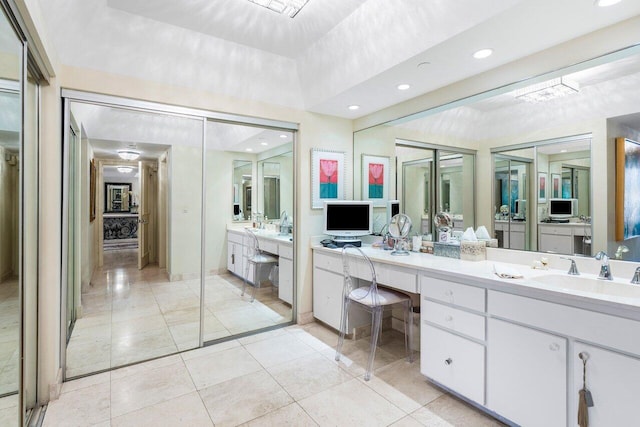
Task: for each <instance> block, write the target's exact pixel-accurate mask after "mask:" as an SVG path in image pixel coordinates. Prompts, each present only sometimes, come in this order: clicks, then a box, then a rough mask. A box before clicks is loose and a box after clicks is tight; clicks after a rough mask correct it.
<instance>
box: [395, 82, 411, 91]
mask: <svg viewBox="0 0 640 427" xmlns="http://www.w3.org/2000/svg"><path fill="white" fill-rule="evenodd" d="M410 87H411V85H408V84H406V83H403V84H400V85H398V86H397V88H398V90H407V89H409V88H410Z"/></svg>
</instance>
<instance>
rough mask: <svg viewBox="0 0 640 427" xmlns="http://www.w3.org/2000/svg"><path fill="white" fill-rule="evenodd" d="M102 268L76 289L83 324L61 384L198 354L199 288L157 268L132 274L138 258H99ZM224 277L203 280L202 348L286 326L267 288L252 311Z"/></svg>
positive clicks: (286, 316)
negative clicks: (178, 355) (166, 357)
mask: <svg viewBox="0 0 640 427" xmlns="http://www.w3.org/2000/svg"><path fill="white" fill-rule="evenodd" d="M104 254H105V255H104V257H105V258H104V267H103V268H100V269H97V270H96V271H95V272H94V274H93V278H92V280H91V284H90V286H86V287H85V288H83V289H82V296H81V298H82V317H80V318H78V319H77V320H76V324H75V326H74V329H73V332H72V334H71V339H70V340H69V344H68V346H67V371H66V375H67V378H73V377H77V376H81V375H85V374H88V373H91V372H98V371H102V370H106V369H109V368H113V367H117V366H123V365H126V364H129V363H133V362H139V361H142V360H148V359H152V358H155V357H159V356H163V355H167V354H171V353H175V352H177V351H183V350H187V349H191V348H195V347H197V346H198V334H199V327H200V280H199V279H196V280H184V281H173V282H169V281H168V279H167V278H166V275H165V273H164V272H162V271H161V270H160V269H159V268H158V267H157V265H156V266H154V265H149V266H147V267H145V268H144V269H143V270H138V268H137V250H135V249H133V250H118V251H105V253H104ZM241 288H242V281H241V280H240V279H238V278H237V277H235V276H232V275H230V274H224V275H214V276H209V277H207V278H206V279H205V290H204V292H205V297H204V303H205V304H204V310H205V313H204V340H205V341H210V340H215V339H218V338H224V337H227V336H230V335H235V334H239V333H242V332H247V331H250V330H255V329H259V328H264V327H268V326H274V325H277V324H280V323H285V322H288V321H290V320H291V307H290V306H289V305H287V304H286V303H284V302H282V301H280V300H279V299H278V298H277V292H276V293H274V292H272V290H271V288H270V287H268V288H263V289H258V290H257V292H256V300H255V301H254V302H253V303H251V302H250V298H249V296H248V295H245V296H244V297H241V296H240V294H241Z"/></svg>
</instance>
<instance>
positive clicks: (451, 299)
mask: <svg viewBox="0 0 640 427" xmlns="http://www.w3.org/2000/svg"><path fill="white" fill-rule="evenodd" d="M420 289H422V297H423V299H424V298H430V299H435V300H438V301H442V302H446V303H449V304H454V305H459V306H461V307H466V308H470V309H472V310H476V311H482V312H484V311H485V296H484V294H485V290H484V289H483V288H476V287H474V286H468V285H463V284H461V283H455V282H449V281H446V280H440V279H434V278H431V277H425V276H420Z"/></svg>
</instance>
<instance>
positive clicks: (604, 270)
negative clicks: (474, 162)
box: [595, 251, 613, 280]
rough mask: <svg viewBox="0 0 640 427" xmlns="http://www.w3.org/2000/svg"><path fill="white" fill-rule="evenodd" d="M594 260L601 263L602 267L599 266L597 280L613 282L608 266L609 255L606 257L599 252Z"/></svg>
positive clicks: (603, 253) (602, 252)
mask: <svg viewBox="0 0 640 427" xmlns="http://www.w3.org/2000/svg"><path fill="white" fill-rule="evenodd" d="M595 258H596V259H597V260H598V261H602V265H600V274H599V275H598V279H602V280H613V275H612V274H611V267H610V266H609V255H607V254H606V253H605V252H604V251H600V252H598V253H597V254H596V256H595Z"/></svg>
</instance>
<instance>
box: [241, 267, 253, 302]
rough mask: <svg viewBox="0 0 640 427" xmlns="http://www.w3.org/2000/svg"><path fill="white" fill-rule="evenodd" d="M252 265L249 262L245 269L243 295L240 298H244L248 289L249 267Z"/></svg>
mask: <svg viewBox="0 0 640 427" xmlns="http://www.w3.org/2000/svg"><path fill="white" fill-rule="evenodd" d="M250 264H251V263H250V262H249V261H248V260H247V265H246V266H245V267H244V281H243V282H242V293H241V294H240V296H244V291H245V289H246V288H247V278H248V277H249V265H250Z"/></svg>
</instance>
